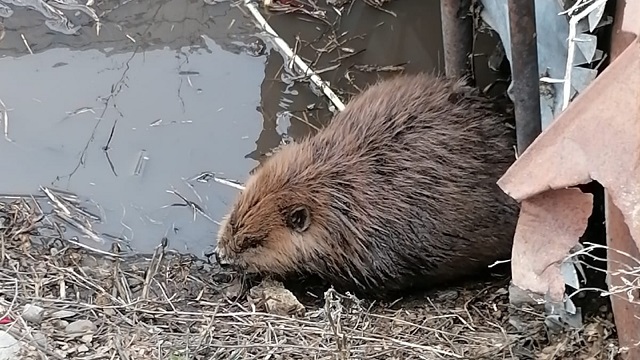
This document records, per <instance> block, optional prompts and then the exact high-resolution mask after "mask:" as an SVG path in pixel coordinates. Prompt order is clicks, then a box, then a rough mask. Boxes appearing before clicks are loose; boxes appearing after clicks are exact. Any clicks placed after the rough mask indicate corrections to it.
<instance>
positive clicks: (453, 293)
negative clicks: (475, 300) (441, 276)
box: [436, 290, 460, 301]
mask: <svg viewBox="0 0 640 360" xmlns="http://www.w3.org/2000/svg"><path fill="white" fill-rule="evenodd" d="M459 296H460V293H459V292H458V291H457V290H444V291H440V292H438V293H437V295H436V297H437V299H438V301H453V300H456V299H457V298H458V297H459Z"/></svg>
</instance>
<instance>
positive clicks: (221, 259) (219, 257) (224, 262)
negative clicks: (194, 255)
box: [213, 247, 231, 267]
mask: <svg viewBox="0 0 640 360" xmlns="http://www.w3.org/2000/svg"><path fill="white" fill-rule="evenodd" d="M213 256H214V257H215V259H216V262H217V263H218V265H220V267H228V266H230V265H231V263H230V262H229V261H228V260H227V259H226V258H225V257H224V256H223V255H220V249H219V248H218V247H216V249H215V250H214V251H213Z"/></svg>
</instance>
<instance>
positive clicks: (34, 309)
mask: <svg viewBox="0 0 640 360" xmlns="http://www.w3.org/2000/svg"><path fill="white" fill-rule="evenodd" d="M43 316H44V309H43V308H41V307H40V306H37V305H33V304H27V305H25V306H24V309H23V310H22V318H23V319H24V320H25V321H27V322H30V323H33V324H40V323H41V322H42V317H43Z"/></svg>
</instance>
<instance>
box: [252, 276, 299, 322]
mask: <svg viewBox="0 0 640 360" xmlns="http://www.w3.org/2000/svg"><path fill="white" fill-rule="evenodd" d="M250 296H251V298H252V300H253V301H254V302H261V303H263V304H264V307H265V310H266V311H267V312H269V313H272V314H276V315H283V316H286V315H292V314H295V315H299V316H302V315H304V313H305V308H304V305H302V304H301V303H300V301H298V298H296V297H295V295H293V293H292V292H291V291H289V290H287V289H285V287H284V285H282V283H280V282H277V281H272V280H265V281H263V282H262V283H261V284H260V285H258V286H255V287H253V288H251V290H250Z"/></svg>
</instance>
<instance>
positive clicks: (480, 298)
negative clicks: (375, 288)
mask: <svg viewBox="0 0 640 360" xmlns="http://www.w3.org/2000/svg"><path fill="white" fill-rule="evenodd" d="M0 217H1V219H2V223H1V228H0V242H1V251H0V256H1V259H0V262H1V265H2V266H1V267H0V295H1V297H0V310H1V314H0V316H1V317H0V324H1V325H0V333H4V334H0V335H5V336H0V340H2V339H5V338H6V334H8V335H10V336H11V338H13V339H14V340H15V343H16V344H18V345H17V347H18V348H19V352H20V357H19V358H21V359H172V360H183V359H185V360H186V359H258V358H259V359H495V358H500V359H516V358H517V359H561V358H572V359H610V358H613V357H612V356H613V354H614V353H616V352H617V340H616V338H615V334H614V327H613V324H612V323H611V321H610V319H607V318H606V316H605V315H602V316H600V315H599V316H591V317H587V318H586V319H585V321H584V323H585V326H584V328H583V329H580V330H577V331H576V330H571V331H566V332H565V333H563V334H560V335H556V336H553V337H551V336H549V335H547V332H546V331H545V327H544V324H543V321H544V316H543V315H542V314H541V313H539V312H538V311H536V310H534V309H515V308H513V307H512V306H510V305H509V303H508V291H507V283H506V282H505V281H504V280H499V281H497V282H494V283H485V284H477V286H475V285H474V286H473V287H472V288H467V289H463V288H452V289H448V290H445V291H438V292H434V293H431V294H429V295H428V296H424V297H421V298H413V299H405V300H402V301H397V302H394V303H390V304H388V303H384V304H383V303H377V302H373V303H372V302H368V301H362V300H359V299H356V298H355V297H353V296H349V295H344V294H339V293H337V292H335V291H333V290H331V289H329V290H327V291H326V292H325V293H324V295H323V297H320V298H318V299H316V300H315V301H312V300H309V299H307V300H306V301H303V303H304V311H296V313H295V314H291V315H289V314H284V313H273V306H271V307H270V306H268V304H269V302H270V301H271V302H273V301H279V300H277V299H275V300H274V298H273V296H271V295H269V296H267V297H264V294H269V292H266V291H263V292H262V293H259V292H257V291H253V290H254V289H255V288H254V289H252V290H251V291H250V292H249V296H244V295H243V296H240V297H239V298H238V299H236V300H231V298H230V297H229V295H230V293H231V292H232V291H231V289H232V288H233V285H231V286H230V285H229V284H228V283H225V282H224V281H226V280H224V279H223V278H225V277H226V278H231V277H232V276H231V275H230V274H223V273H220V270H219V269H217V268H215V267H214V266H212V265H210V264H208V263H207V262H206V261H203V260H200V259H197V258H195V257H194V256H191V255H185V254H179V253H175V252H172V251H169V250H167V249H166V248H164V247H163V246H162V245H160V246H158V248H157V249H156V251H155V253H154V254H151V255H148V256H142V255H140V256H128V255H119V254H113V255H104V254H96V253H94V252H92V251H91V250H90V249H88V248H86V247H85V248H83V247H79V246H77V244H76V243H74V242H69V241H68V240H65V239H64V232H63V231H61V229H62V228H63V227H62V224H59V223H56V221H55V217H53V216H51V215H48V214H43V213H42V212H41V210H40V208H39V207H38V206H35V205H34V203H33V202H32V201H31V200H18V201H14V202H11V203H2V204H0ZM223 275H228V276H223ZM216 280H218V281H216ZM272 293H274V292H272ZM256 294H257V295H256ZM260 294H262V295H260ZM261 296H263V297H262V298H261ZM298 310H300V309H298ZM270 311H272V312H270ZM0 342H1V341H0ZM14 348H16V347H14ZM0 351H2V350H0ZM0 357H1V355H0Z"/></svg>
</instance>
